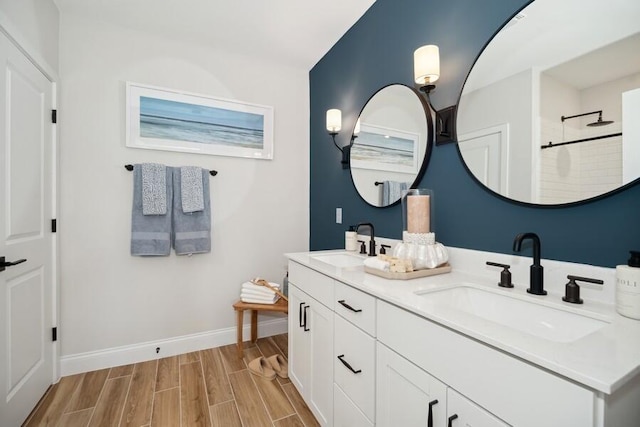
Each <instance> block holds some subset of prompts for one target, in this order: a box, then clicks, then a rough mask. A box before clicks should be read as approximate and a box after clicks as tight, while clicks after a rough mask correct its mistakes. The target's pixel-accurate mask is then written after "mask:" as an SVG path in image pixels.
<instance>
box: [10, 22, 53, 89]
mask: <svg viewBox="0 0 640 427" xmlns="http://www.w3.org/2000/svg"><path fill="white" fill-rule="evenodd" d="M0 32H2V33H3V34H5V35H6V36H7V37H8V38H9V40H10V41H11V43H13V44H14V45H15V46H16V47H17V48H18V50H20V52H22V53H24V54H25V55H26V57H27V58H29V61H31V63H32V64H33V65H35V66H36V68H37V69H38V70H40V72H41V73H42V74H44V75H45V76H46V77H47V78H48V79H49V80H50V81H51V82H57V81H59V80H60V79H59V78H58V73H57V72H56V70H55V69H54V68H53V67H52V66H51V65H49V63H48V62H47V61H46V60H45V59H44V57H43V56H42V55H41V54H40V53H39V52H38V50H37V49H36V48H34V47H33V45H32V44H31V43H29V41H28V40H27V38H26V37H24V35H23V33H22V32H21V31H20V30H19V29H18V28H17V27H16V26H15V25H14V24H13V23H12V22H11V20H10V19H9V17H8V16H7V15H5V13H4V12H2V10H0Z"/></svg>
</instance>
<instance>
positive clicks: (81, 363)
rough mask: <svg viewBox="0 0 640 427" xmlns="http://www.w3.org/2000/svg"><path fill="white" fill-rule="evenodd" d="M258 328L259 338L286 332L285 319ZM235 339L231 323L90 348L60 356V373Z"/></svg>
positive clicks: (245, 329)
mask: <svg viewBox="0 0 640 427" xmlns="http://www.w3.org/2000/svg"><path fill="white" fill-rule="evenodd" d="M250 329H251V324H250V323H249V324H245V325H244V327H243V330H242V332H243V337H245V341H246V340H247V339H248V337H249V336H250V335H249V334H250ZM258 330H259V333H258V337H259V338H262V337H269V336H272V335H277V334H282V333H285V332H287V319H286V318H283V319H276V320H268V321H263V322H259V323H258ZM235 343H236V328H235V327H232V328H225V329H218V330H213V331H207V332H201V333H197V334H191V335H183V336H180V337H175V338H169V339H164V340H158V341H148V342H144V343H139V344H132V345H127V346H122V347H113V348H107V349H104V350H98V351H90V352H87V353H79V354H72V355H69V356H63V357H61V358H60V374H61V376H63V377H65V376H67V375H73V374H79V373H82V372H90V371H95V370H97V369H104V368H110V367H114V366H121V365H128V364H131V363H138V362H143V361H145V360H153V359H160V358H163V357H168V356H175V355H178V354H183V353H189V352H192V351H198V350H205V349H207V348H215V347H220V346H223V345H227V344H235ZM157 347H160V352H159V353H156V348H157Z"/></svg>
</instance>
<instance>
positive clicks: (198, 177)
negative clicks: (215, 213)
mask: <svg viewBox="0 0 640 427" xmlns="http://www.w3.org/2000/svg"><path fill="white" fill-rule="evenodd" d="M180 191H181V192H182V200H181V203H182V212H184V213H190V212H200V211H201V210H203V209H204V191H203V189H202V169H201V168H199V167H197V166H183V167H181V168H180Z"/></svg>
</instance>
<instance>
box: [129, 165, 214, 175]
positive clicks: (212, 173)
mask: <svg viewBox="0 0 640 427" xmlns="http://www.w3.org/2000/svg"><path fill="white" fill-rule="evenodd" d="M124 168H125V169H126V170H128V171H129V172H131V171H132V170H133V165H124ZM209 174H211V176H216V175H218V171H216V170H210V171H209Z"/></svg>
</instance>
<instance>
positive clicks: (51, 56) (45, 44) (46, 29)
mask: <svg viewBox="0 0 640 427" xmlns="http://www.w3.org/2000/svg"><path fill="white" fill-rule="evenodd" d="M58 21H59V16H58V8H57V7H56V6H55V4H54V3H53V1H52V0H0V26H2V27H8V28H5V30H7V31H8V32H10V35H11V36H12V37H14V38H17V39H18V38H19V40H17V41H18V42H19V43H20V44H21V46H22V47H23V48H27V49H28V51H29V54H31V55H33V54H34V53H37V54H38V55H40V56H41V59H43V60H44V61H45V62H46V65H48V66H49V67H51V68H52V69H53V70H57V69H58ZM37 59H40V58H37ZM38 65H40V66H42V65H45V64H42V63H40V64H38Z"/></svg>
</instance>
